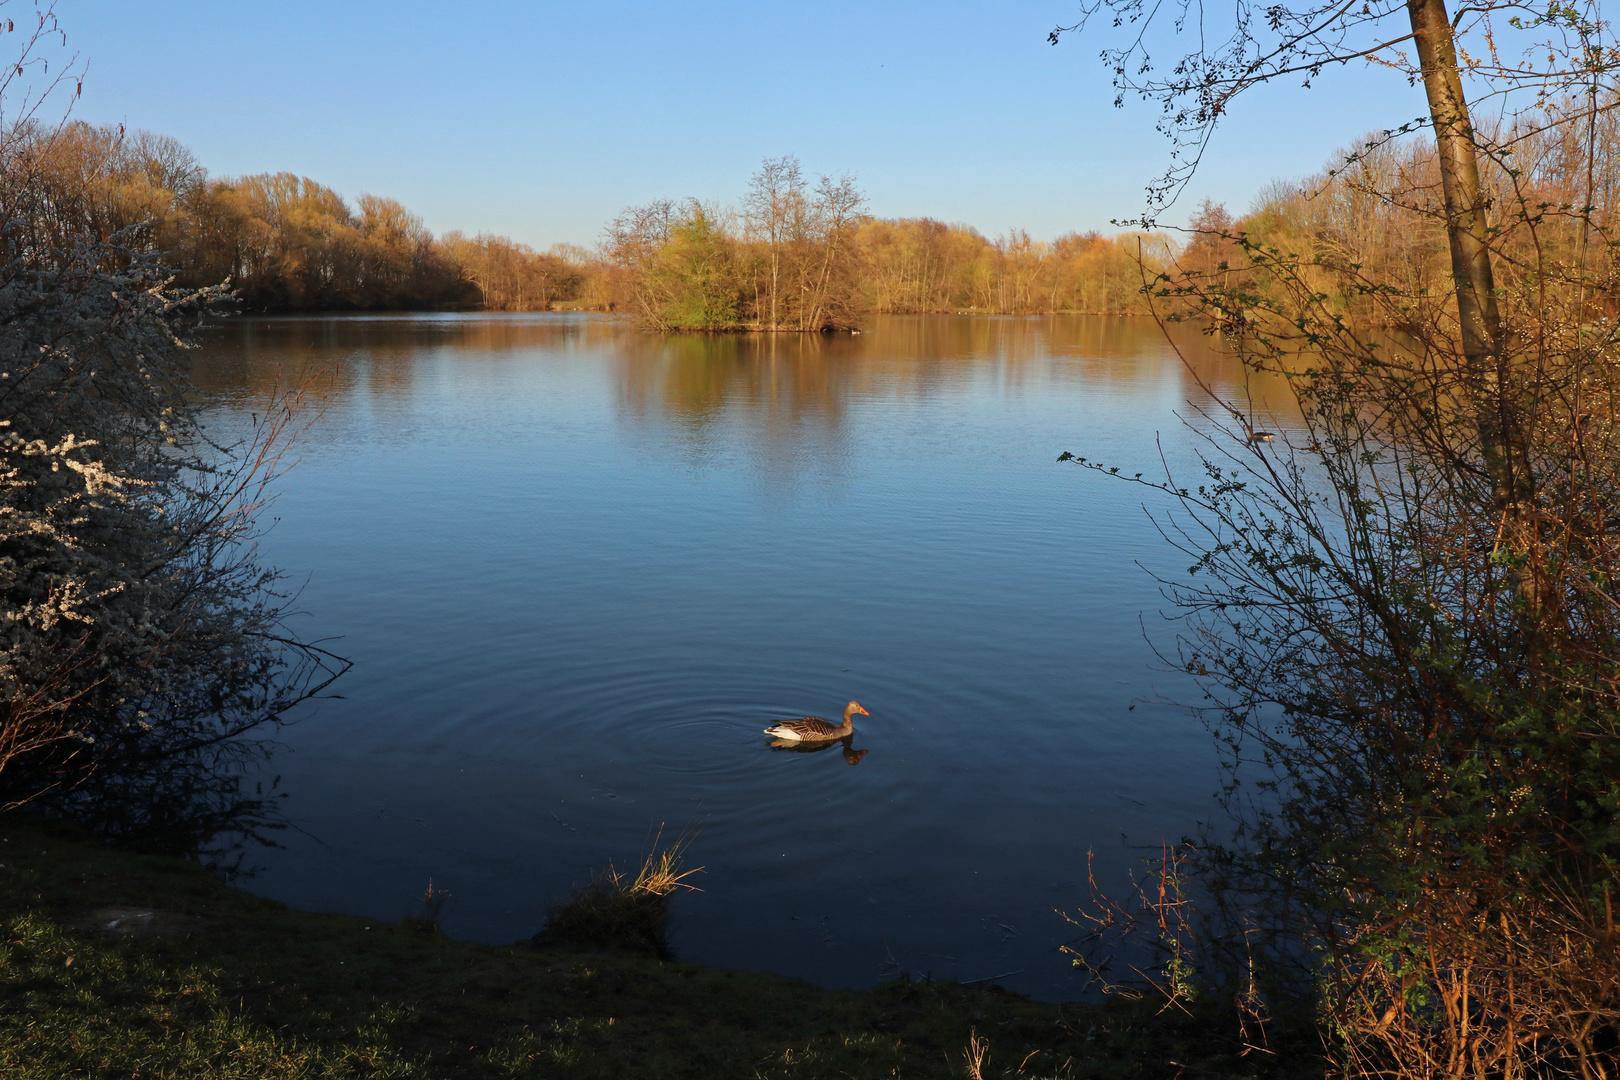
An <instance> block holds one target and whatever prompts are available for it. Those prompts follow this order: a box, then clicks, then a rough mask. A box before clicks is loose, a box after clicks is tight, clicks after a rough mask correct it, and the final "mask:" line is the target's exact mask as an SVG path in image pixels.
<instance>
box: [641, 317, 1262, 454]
mask: <svg viewBox="0 0 1620 1080" xmlns="http://www.w3.org/2000/svg"><path fill="white" fill-rule="evenodd" d="M1172 333H1173V335H1174V339H1175V344H1176V346H1177V347H1178V348H1180V349H1181V350H1182V352H1183V353H1184V354H1185V355H1186V357H1187V359H1188V360H1189V361H1190V362H1191V364H1192V369H1193V372H1195V373H1196V374H1197V376H1198V377H1199V378H1202V379H1203V380H1205V381H1206V382H1207V383H1208V384H1209V385H1211V386H1213V387H1215V388H1217V389H1220V390H1223V391H1229V392H1236V393H1237V394H1238V396H1239V397H1242V396H1243V395H1242V392H1241V388H1242V387H1243V386H1244V385H1245V381H1246V379H1249V378H1252V376H1248V375H1246V374H1245V372H1244V370H1243V368H1242V366H1241V365H1240V364H1238V363H1237V362H1236V361H1235V360H1234V359H1233V358H1232V357H1230V356H1228V355H1226V353H1225V352H1224V350H1222V349H1221V348H1220V342H1219V341H1218V339H1213V340H1212V339H1210V338H1207V337H1205V336H1204V335H1202V334H1200V333H1199V332H1198V330H1197V329H1196V328H1195V327H1192V326H1181V327H1173V328H1172ZM620 345H621V347H620V349H619V350H618V351H617V352H616V353H615V355H616V357H617V359H618V362H619V380H618V388H619V394H620V407H621V409H623V410H624V411H625V412H626V413H628V414H629V415H631V416H634V417H636V418H637V419H639V420H642V421H647V420H654V419H656V420H662V421H664V422H667V423H670V424H673V425H675V426H676V427H677V428H680V429H682V430H684V431H685V432H687V434H688V437H689V439H690V440H691V441H692V443H693V445H694V446H701V445H702V444H703V443H704V442H705V441H706V439H705V437H704V436H703V435H702V431H703V429H704V428H705V427H707V426H708V425H711V424H715V423H717V422H721V421H724V420H728V419H734V418H739V417H741V418H746V419H747V420H748V421H749V424H750V426H751V427H752V428H753V429H754V430H756V431H758V432H759V433H760V434H761V435H762V436H764V440H765V441H766V442H773V443H774V442H783V441H787V442H802V441H804V440H805V439H806V438H809V437H813V436H814V433H815V432H816V430H817V429H821V430H822V431H824V432H835V431H837V429H838V428H839V427H840V425H842V424H843V423H844V422H845V421H846V419H847V417H848V416H849V414H850V406H851V402H852V401H854V400H857V399H860V398H883V399H888V400H894V399H896V398H899V399H912V400H917V399H926V398H931V397H935V396H938V395H939V394H940V393H941V392H943V391H944V390H946V389H947V388H951V387H958V386H962V385H965V384H967V383H969V382H971V381H975V380H982V381H987V382H990V383H993V384H995V385H997V386H1000V387H1003V388H1011V389H1016V388H1024V387H1029V388H1039V387H1041V386H1044V385H1047V384H1050V383H1053V382H1059V383H1074V382H1079V383H1081V384H1083V385H1085V386H1088V387H1096V388H1098V389H1110V390H1114V391H1125V392H1129V393H1133V394H1138V395H1139V394H1140V393H1141V392H1142V391H1143V390H1144V389H1151V390H1155V391H1159V392H1162V393H1168V394H1170V395H1172V396H1173V398H1174V400H1175V402H1177V403H1179V402H1181V401H1187V400H1199V399H1201V398H1202V397H1203V392H1202V391H1201V390H1200V389H1199V386H1198V383H1197V381H1196V380H1195V379H1194V378H1193V377H1192V375H1190V374H1189V372H1188V370H1187V368H1186V367H1185V366H1184V365H1183V364H1181V363H1180V362H1178V361H1176V360H1175V357H1174V354H1173V352H1172V350H1171V347H1170V344H1169V343H1168V342H1166V340H1165V335H1164V332H1163V331H1162V330H1161V329H1160V328H1159V326H1158V325H1157V324H1156V323H1154V322H1153V321H1151V320H1149V319H1127V318H1120V317H1108V316H1064V315H1056V316H984V315H974V316H926V315H925V316H889V317H886V318H880V319H878V320H876V321H875V323H874V326H873V328H872V329H871V330H870V331H869V332H867V333H865V334H862V335H860V336H842V335H839V336H834V337H823V336H820V335H801V334H792V335H781V334H777V335H681V336H669V337H651V336H646V337H641V338H626V339H625V340H624V341H623V342H621V343H620ZM1167 361H1170V362H1168V363H1167ZM1283 389H1284V388H1283V387H1282V384H1281V382H1280V380H1276V379H1271V380H1270V381H1269V382H1267V383H1265V384H1264V385H1261V384H1254V385H1251V386H1250V387H1249V391H1250V392H1251V393H1252V394H1254V395H1255V398H1256V404H1257V407H1260V408H1266V407H1268V406H1269V403H1270V402H1273V401H1275V402H1277V403H1278V405H1279V406H1281V405H1282V404H1283V403H1284V402H1287V401H1290V400H1292V399H1291V398H1290V397H1288V396H1287V395H1286V394H1284V393H1281V392H1280V391H1282V390H1283Z"/></svg>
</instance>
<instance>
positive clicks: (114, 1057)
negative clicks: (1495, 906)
mask: <svg viewBox="0 0 1620 1080" xmlns="http://www.w3.org/2000/svg"><path fill="white" fill-rule="evenodd" d="M0 941H3V944H0V977H3V981H0V985H3V989H0V1076H3V1077H30V1078H32V1077H53V1078H54V1077H96V1078H101V1077H140V1078H148V1077H150V1078H159V1077H161V1078H164V1080H169V1078H182V1077H210V1078H236V1077H242V1078H247V1077H253V1078H260V1077H278V1078H279V1077H306V1076H307V1077H412V1078H414V1077H424V1078H426V1077H508V1076H510V1077H551V1078H562V1077H670V1078H674V1077H705V1078H709V1077H731V1076H736V1077H823V1076H825V1077H892V1076H916V1077H938V1076H972V1075H975V1073H974V1071H973V1069H972V1067H971V1066H970V1064H969V1062H968V1059H967V1056H966V1051H967V1050H968V1047H969V1044H970V1041H971V1040H973V1038H974V1033H975V1032H976V1033H977V1037H978V1038H979V1039H980V1040H982V1041H983V1042H984V1043H987V1044H988V1057H987V1058H986V1059H985V1060H984V1061H983V1062H982V1063H981V1064H980V1066H979V1067H978V1073H979V1074H982V1075H983V1076H984V1077H990V1076H1002V1075H1008V1076H1013V1075H1021V1076H1027V1077H1035V1076H1043V1077H1044V1076H1066V1077H1067V1076H1073V1077H1085V1076H1100V1077H1136V1076H1176V1075H1182V1074H1183V1073H1185V1074H1186V1075H1208V1074H1210V1073H1211V1072H1216V1073H1222V1074H1229V1075H1244V1074H1246V1073H1247V1072H1249V1071H1251V1070H1252V1068H1253V1063H1244V1062H1239V1061H1237V1060H1235V1059H1225V1058H1222V1057H1220V1056H1219V1055H1212V1054H1211V1053H1210V1052H1209V1050H1208V1048H1200V1047H1199V1045H1198V1042H1197V1040H1198V1035H1197V1029H1196V1028H1195V1027H1193V1026H1191V1024H1190V1021H1188V1020H1187V1018H1185V1017H1183V1016H1180V1015H1179V1014H1176V1013H1175V1012H1174V1011H1173V1010H1172V1011H1170V1012H1164V1011H1160V1010H1159V1009H1158V1008H1157V1007H1156V1006H1154V1005H1152V1004H1151V1003H1131V1002H1120V1003H1116V1004H1112V1005H1108V1006H1074V1005H1069V1006H1056V1005H1046V1004H1038V1003H1034V1002H1030V1001H1026V1000H1024V999H1022V998H1019V997H1017V996H1015V995H1011V994H1007V993H1004V992H1000V991H997V990H995V989H992V988H982V987H963V986H957V985H953V984H944V983H918V982H903V981H902V982H894V983H889V984H886V985H883V986H880V987H879V988H877V989H875V990H872V991H868V992H863V993H853V992H835V991H828V990H822V989H818V988H816V987H813V986H810V985H808V984H806V983H803V982H799V981H797V980H794V979H786V978H780V977H776V976H770V975H759V974H753V973H748V972H735V971H721V970H717V969H713V968H707V967H703V966H701V965H697V964H686V963H675V962H664V961H660V960H658V959H656V958H653V957H647V956H640V955H635V954H630V953H618V952H600V953H570V952H563V951H557V950H552V949H535V948H533V947H530V946H528V945H517V946H509V947H488V946H481V945H471V944H466V943H462V942H455V941H450V940H447V939H445V938H443V937H441V936H439V935H438V934H436V933H434V932H432V931H430V930H424V929H423V928H422V927H421V926H419V925H417V924H415V923H412V922H410V921H408V920H407V921H402V922H400V923H397V924H391V925H389V924H382V923H378V922H376V921H374V920H367V919H360V918H351V917H348V916H341V915H319V914H310V913H307V912H299V911H291V910H288V909H287V908H286V907H284V906H282V905H280V904H277V903H275V902H272V901H269V900H264V899H260V898H258V897H254V896H250V895H248V894H246V893H243V892H239V891H237V890H234V889H231V888H229V887H227V886H226V885H224V884H222V883H221V882H219V881H218V880H217V879H215V878H214V877H213V876H211V875H210V874H208V873H207V872H206V871H204V870H203V869H201V868H199V867H197V866H196V865H194V864H191V863H187V862H184V861H181V860H179V859H174V858H168V857H160V856H144V855H136V854H130V853H127V852H116V851H108V850H105V849H102V848H99V847H96V846H93V845H90V844H87V843H83V842H80V841H78V840H75V839H73V838H72V837H71V836H69V835H65V834H63V833H61V832H59V831H48V830H45V829H42V828H40V827H38V826H37V825H33V824H28V823H23V822H20V821H18V820H16V819H14V818H0ZM1178 1063H1180V1064H1178ZM1183 1065H1186V1066H1191V1067H1190V1068H1187V1069H1185V1070H1183V1068H1182V1066H1183Z"/></svg>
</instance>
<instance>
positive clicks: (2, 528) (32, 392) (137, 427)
mask: <svg viewBox="0 0 1620 1080" xmlns="http://www.w3.org/2000/svg"><path fill="white" fill-rule="evenodd" d="M18 225H19V227H17V228H13V229H5V230H4V231H0V245H3V247H0V251H3V252H4V254H5V255H6V256H7V258H6V259H5V260H4V261H3V262H0V810H3V809H10V808H14V807H16V806H19V805H21V804H23V803H25V802H28V801H30V800H33V799H36V798H38V797H39V796H41V795H44V794H47V793H52V794H57V795H61V794H67V793H80V792H83V791H86V790H89V789H92V788H99V789H105V787H106V785H107V784H108V783H115V784H126V783H137V784H139V783H145V782H146V780H151V779H153V778H155V777H161V776H164V775H166V774H168V776H169V778H170V779H172V778H173V770H175V769H176V768H181V771H184V769H185V768H191V767H199V766H200V765H201V764H203V763H206V764H207V765H208V766H209V767H212V766H214V765H217V764H218V755H219V754H220V753H239V752H241V751H242V750H243V749H244V748H245V747H246V746H247V745H248V744H245V743H244V742H243V741H242V739H241V737H242V736H244V735H246V734H247V733H249V732H250V731H253V730H254V729H255V728H258V727H259V726H260V725H262V724H265V723H266V722H275V721H278V720H280V719H281V718H282V717H283V715H284V714H285V712H286V711H287V709H289V708H290V707H292V706H293V705H294V704H296V703H297V702H299V701H302V700H304V699H305V698H306V697H307V696H308V695H309V694H310V693H312V692H313V691H314V690H316V689H318V688H319V687H320V686H322V685H324V684H325V682H326V681H328V680H329V679H330V678H331V677H332V676H333V675H334V674H335V673H336V672H338V671H340V670H341V669H342V668H343V667H344V666H346V665H344V664H343V662H342V661H340V660H338V659H337V658H335V657H331V656H330V655H329V654H327V653H325V652H323V651H322V650H320V649H318V648H314V647H312V646H310V645H307V644H305V643H301V642H298V641H296V640H294V639H293V638H292V637H290V636H289V635H288V634H287V633H285V632H284V629H283V627H282V615H283V606H282V605H283V601H284V597H283V596H282V595H281V594H279V593H278V592H277V590H276V581H277V575H276V573H275V572H274V571H273V570H271V569H269V568H266V567H265V566H263V565H262V564H261V563H260V562H259V561H258V559H257V557H256V551H255V547H254V543H253V538H254V519H255V512H256V510H257V509H258V508H259V507H260V506H261V505H262V504H263V501H264V496H265V494H266V486H267V485H268V484H269V483H270V482H271V481H272V480H273V479H274V477H275V476H276V475H277V474H278V472H279V467H280V463H281V455H282V453H283V451H284V450H285V448H286V445H287V442H288V435H289V434H290V431H291V422H292V418H293V409H294V405H293V403H292V399H291V398H284V399H282V400H281V401H280V402H279V403H278V404H277V406H276V407H275V408H273V409H272V410H271V411H270V413H269V415H268V416H267V417H266V418H265V419H264V420H262V421H261V422H260V423H259V424H258V426H257V428H256V429H255V431H254V433H253V435H252V436H250V437H249V439H248V440H247V441H246V442H244V443H242V444H239V445H236V446H232V447H222V446H218V445H215V444H213V443H212V442H210V441H209V440H208V439H207V438H206V437H205V435H204V432H203V430H202V428H201V426H200V425H199V422H198V406H197V404H196V402H195V399H194V398H193V397H191V396H188V385H189V384H188V382H187V378H186V365H185V362H184V361H185V350H186V343H185V335H186V334H187V333H188V332H189V330H190V328H192V327H194V326H195V325H196V324H197V323H198V322H199V320H200V319H201V318H202V317H203V316H204V315H205V314H207V313H208V311H209V310H210V308H211V307H212V306H214V305H215V304H217V302H218V301H219V300H221V299H222V298H223V297H224V296H225V295H226V294H225V291H224V290H223V289H222V288H213V289H203V290H196V291H191V290H174V289H172V288H170V287H169V286H168V284H167V281H168V277H167V275H166V273H165V271H164V269H163V267H162V266H161V264H160V261H159V258H158V256H157V255H156V254H155V253H153V252H150V251H147V250H143V245H142V243H141V237H140V235H139V234H138V233H134V234H129V235H120V236H117V237H114V238H113V239H112V240H110V241H104V242H102V241H97V242H90V241H86V242H83V243H80V244H79V245H77V246H76V247H74V248H73V249H71V250H66V251H61V250H41V249H39V248H38V247H37V246H34V245H32V244H30V243H29V242H28V241H27V240H26V239H25V237H26V235H27V233H28V230H27V229H26V227H22V226H21V223H18ZM182 762H184V765H183V766H182V765H180V763H182ZM140 777H144V778H146V779H145V780H140V779H136V778H140ZM70 797H72V796H70Z"/></svg>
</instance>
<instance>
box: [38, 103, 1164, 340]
mask: <svg viewBox="0 0 1620 1080" xmlns="http://www.w3.org/2000/svg"><path fill="white" fill-rule="evenodd" d="M15 134H17V135H19V136H21V137H20V138H18V139H17V141H16V143H15V144H14V146H15V153H16V154H17V160H16V164H17V166H18V167H19V168H20V169H21V170H22V171H24V172H26V173H27V174H28V175H29V183H28V186H27V190H28V195H29V200H30V201H31V202H32V203H34V205H33V206H32V207H30V208H29V210H28V213H27V220H28V221H29V222H30V223H31V225H30V227H31V228H32V229H34V230H36V231H37V232H38V233H39V235H38V236H37V237H35V238H34V239H35V240H36V241H38V242H40V243H43V244H45V245H47V246H58V247H60V246H63V244H64V243H65V242H66V241H67V240H68V239H69V238H72V237H82V236H97V237H103V238H110V237H112V236H114V235H115V234H118V233H119V232H120V230H123V229H126V228H128V227H130V226H133V225H137V224H141V223H147V224H148V226H149V227H148V228H147V230H146V231H145V236H146V239H145V240H144V241H143V242H145V243H147V244H149V245H151V246H152V247H153V248H155V249H156V250H158V251H160V252H162V254H163V257H164V259H165V261H166V262H167V263H169V264H170V265H171V266H172V267H173V268H174V269H175V271H176V274H177V278H176V283H177V284H178V285H179V286H181V287H187V288H202V287H206V286H209V285H217V284H219V283H220V282H222V281H227V280H228V281H229V282H230V287H231V288H232V290H233V291H234V292H235V293H236V295H237V297H238V298H239V300H240V302H241V304H242V306H243V307H244V308H245V309H247V310H250V311H287V312H292V311H331V310H339V311H341V310H397V309H424V308H482V309H486V310H495V311H544V310H547V309H549V308H551V307H552V306H554V305H556V304H559V303H567V304H569V305H570V306H578V307H585V308H593V309H597V310H605V311H623V312H629V313H633V314H635V315H637V316H638V317H640V318H641V319H642V320H643V321H644V322H646V323H647V324H649V325H653V326H657V327H661V328H666V329H722V328H729V329H743V328H748V329H794V330H821V329H837V328H843V327H852V326H854V325H857V324H858V323H859V321H860V319H861V318H863V317H864V316H865V315H866V314H867V313H870V312H882V313H920V312H942V311H964V310H968V311H976V312H989V313H996V314H1034V313H1043V312H1054V311H1081V312H1088V313H1098V314H1125V313H1139V312H1145V311H1146V305H1145V302H1144V300H1143V297H1142V295H1141V290H1142V285H1143V282H1144V280H1145V278H1144V274H1143V268H1142V267H1141V266H1139V265H1138V256H1139V255H1142V256H1145V258H1146V261H1147V268H1148V269H1147V277H1148V278H1151V277H1152V275H1153V274H1154V273H1156V272H1157V271H1158V270H1160V269H1162V268H1163V265H1164V263H1165V260H1166V257H1167V255H1168V254H1169V251H1170V247H1169V244H1168V243H1167V241H1166V240H1165V238H1164V237H1163V236H1138V235H1136V234H1125V235H1121V236H1115V237H1108V236H1103V235H1101V234H1099V233H1096V232H1089V233H1070V234H1067V235H1065V236H1062V237H1060V238H1058V239H1057V240H1055V241H1052V242H1043V241H1038V240H1034V239H1032V238H1031V237H1030V236H1029V235H1028V234H1027V233H1024V232H1023V231H1021V230H1013V231H1012V232H1011V233H1009V234H1007V235H1005V236H1001V237H997V238H996V239H994V240H992V239H989V238H986V237H985V236H984V235H983V234H981V233H980V232H978V231H977V230H975V229H973V228H971V227H970V226H966V225H960V224H945V223H943V222H940V221H936V220H933V219H931V218H926V217H920V218H900V219H879V218H874V217H871V216H870V215H868V214H867V213H865V212H864V202H865V200H864V198H863V196H862V195H861V194H860V192H859V191H858V190H857V189H856V187H855V183H854V180H853V178H851V177H847V176H846V177H841V178H837V179H834V178H822V179H821V180H820V182H819V183H816V184H811V183H810V182H808V181H807V180H806V179H805V177H804V176H803V174H802V171H801V169H800V166H799V163H798V161H797V160H796V159H794V158H792V157H784V158H776V159H771V160H767V161H766V162H765V163H764V164H763V165H762V167H761V169H760V171H759V172H758V173H757V174H756V175H755V176H754V178H753V179H752V181H751V183H750V186H749V188H748V191H747V193H746V195H745V197H744V199H743V201H742V203H741V205H740V206H739V207H736V208H728V207H721V206H716V205H711V204H705V203H700V202H698V201H696V200H687V201H686V202H673V201H668V200H661V201H657V202H653V203H650V204H648V205H646V206H642V207H635V208H631V209H629V210H626V211H625V212H624V213H623V214H621V215H620V216H619V218H618V219H616V220H615V221H614V222H613V223H612V224H610V225H609V227H608V228H607V229H606V230H605V233H604V236H603V238H602V242H601V243H600V244H599V245H598V246H597V247H596V248H595V249H594V250H592V249H587V248H584V247H581V246H579V245H574V244H558V245H555V246H553V247H552V248H551V249H550V250H547V251H537V250H535V249H534V248H533V247H531V246H529V245H527V244H522V243H518V242H516V241H514V240H512V239H510V238H509V237H505V236H499V235H495V234H492V233H479V234H477V235H476V236H467V235H464V234H462V233H460V232H448V233H444V234H442V235H438V236H435V235H434V234H433V232H432V231H431V230H429V229H428V228H427V227H426V225H425V224H424V223H423V221H422V219H421V218H420V217H419V216H417V215H416V214H413V213H411V212H410V211H409V210H408V209H406V208H405V207H404V206H403V205H402V204H401V203H399V202H398V201H397V200H395V199H391V198H386V197H383V196H379V195H372V194H362V195H360V196H359V198H358V199H356V200H355V201H354V203H353V204H351V203H350V202H349V201H348V200H346V199H345V198H344V197H343V196H342V195H340V194H338V192H336V191H334V190H333V189H332V188H330V187H327V186H325V185H323V184H321V183H319V182H317V181H315V180H312V179H310V178H309V177H304V176H297V175H295V174H293V173H288V172H278V173H260V174H256V175H252V176H241V177H214V176H210V175H209V173H208V171H207V170H206V169H205V168H204V167H203V165H202V164H201V163H200V162H199V161H198V160H197V159H196V157H195V156H194V155H193V154H192V153H191V151H190V150H189V149H187V148H186V147H185V146H184V145H183V144H181V143H180V142H179V141H177V140H175V139H173V138H171V137H169V136H166V135H158V134H154V133H151V132H147V131H138V130H136V131H127V130H125V129H124V128H122V127H120V126H97V125H91V124H86V123H72V124H68V125H66V126H65V127H62V128H54V127H53V128H50V129H45V128H41V129H39V130H38V131H35V132H31V133H30V132H17V133H15Z"/></svg>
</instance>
